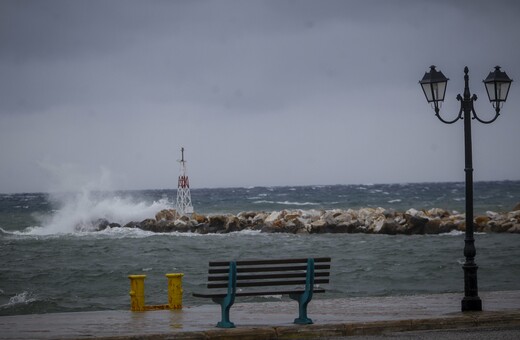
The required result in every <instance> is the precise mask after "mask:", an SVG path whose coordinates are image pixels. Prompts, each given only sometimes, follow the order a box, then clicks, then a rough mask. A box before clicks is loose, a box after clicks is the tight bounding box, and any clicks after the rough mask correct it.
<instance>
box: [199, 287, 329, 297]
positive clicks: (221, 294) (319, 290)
mask: <svg viewBox="0 0 520 340" xmlns="http://www.w3.org/2000/svg"><path fill="white" fill-rule="evenodd" d="M304 292H305V290H298V289H291V290H271V291H251V292H236V294H235V295H236V296H262V295H264V296H265V295H288V294H292V293H296V294H302V293H304ZM313 293H325V289H323V288H314V290H313ZM226 295H227V292H226V291H221V292H216V293H215V292H207V293H206V292H199V293H193V296H195V297H203V298H219V297H220V298H223V297H225V296H226Z"/></svg>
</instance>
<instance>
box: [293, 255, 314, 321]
mask: <svg viewBox="0 0 520 340" xmlns="http://www.w3.org/2000/svg"><path fill="white" fill-rule="evenodd" d="M313 289H314V259H312V258H310V259H307V277H306V280H305V292H304V293H302V294H289V297H290V298H291V299H293V300H296V301H298V318H296V319H294V323H295V324H298V325H310V324H312V320H311V319H310V318H309V317H307V305H308V304H309V302H310V301H311V299H312V292H313Z"/></svg>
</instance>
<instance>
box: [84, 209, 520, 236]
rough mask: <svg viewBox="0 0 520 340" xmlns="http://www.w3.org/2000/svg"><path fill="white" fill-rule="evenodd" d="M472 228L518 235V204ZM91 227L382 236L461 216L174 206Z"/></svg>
mask: <svg viewBox="0 0 520 340" xmlns="http://www.w3.org/2000/svg"><path fill="white" fill-rule="evenodd" d="M474 225H475V230H476V231H477V232H497V233H501V232H507V233H520V204H518V205H516V206H515V207H514V208H513V210H512V211H509V212H505V213H497V212H492V211H488V212H486V213H485V214H484V215H478V216H476V217H475V220H474ZM92 226H93V227H94V229H95V230H104V229H106V228H113V227H124V228H139V229H142V230H146V231H152V232H160V233H167V232H191V233H197V234H209V233H230V232H236V231H243V230H253V231H260V232H265V233H292V234H322V233H365V234H387V235H396V234H404V235H417V234H442V233H449V232H452V231H464V230H465V228H466V223H465V215H464V214H461V213H458V212H456V211H453V212H450V211H447V210H444V209H440V208H432V209H428V210H416V209H413V208H412V209H408V210H406V211H404V212H398V211H394V210H389V209H384V208H360V209H346V210H342V209H332V210H314V209H312V210H301V209H298V210H280V211H273V212H263V211H261V212H258V211H249V212H240V213H238V214H236V215H234V214H219V215H208V216H207V215H201V214H197V213H193V214H191V215H189V216H186V215H180V214H178V213H177V211H175V209H163V210H161V211H159V212H158V213H157V214H156V215H155V218H148V219H145V220H142V221H138V222H137V221H132V222H129V223H126V224H125V225H120V224H118V223H112V222H110V221H108V220H106V219H100V220H97V221H95V222H93V223H92Z"/></svg>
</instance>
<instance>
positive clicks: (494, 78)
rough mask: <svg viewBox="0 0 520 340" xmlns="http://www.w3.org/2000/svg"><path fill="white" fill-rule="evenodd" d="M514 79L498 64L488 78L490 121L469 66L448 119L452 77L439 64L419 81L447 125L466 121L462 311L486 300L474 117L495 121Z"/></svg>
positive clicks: (473, 308)
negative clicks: (479, 109)
mask: <svg viewBox="0 0 520 340" xmlns="http://www.w3.org/2000/svg"><path fill="white" fill-rule="evenodd" d="M511 82H512V80H511V79H509V77H508V76H507V74H506V73H505V72H502V71H500V67H499V66H496V67H495V71H493V72H490V73H489V75H488V77H487V78H486V79H485V80H484V84H485V85H486V90H487V94H488V97H489V101H490V102H491V104H492V105H493V107H494V108H495V116H494V117H493V118H492V119H490V120H483V119H481V118H480V117H478V116H477V113H476V112H475V109H474V107H473V102H474V101H476V100H477V96H476V95H475V94H473V95H471V94H470V92H469V85H468V83H469V77H468V67H467V66H466V67H465V68H464V95H463V96H461V95H460V94H459V95H457V100H458V101H460V110H459V114H458V115H457V117H456V118H455V119H453V120H445V119H443V118H442V117H441V116H440V114H439V109H440V103H442V102H443V101H444V94H445V93H446V85H447V84H448V78H446V77H445V76H444V74H442V72H441V71H437V70H436V69H435V66H431V67H430V72H426V73H425V74H424V77H423V79H422V80H421V81H420V82H419V83H420V84H421V86H422V89H423V91H424V95H425V96H426V100H427V101H428V103H433V109H434V110H435V115H436V116H437V118H439V120H440V121H442V122H443V123H445V124H453V123H455V122H456V121H458V120H459V119H463V120H464V151H465V152H464V153H465V165H466V166H465V169H464V171H465V172H466V237H465V239H464V256H465V257H466V262H464V265H463V266H462V268H463V270H464V298H463V299H462V311H463V312H464V311H481V310H482V301H481V300H480V297H479V296H478V285H477V269H478V266H477V264H476V263H475V255H476V249H475V239H474V237H473V229H474V228H473V160H472V151H471V119H476V120H478V121H479V122H481V123H484V124H490V123H492V122H494V121H495V120H496V119H497V118H498V116H499V115H500V108H501V106H502V103H503V102H505V101H506V99H507V94H508V92H509V87H510V85H511Z"/></svg>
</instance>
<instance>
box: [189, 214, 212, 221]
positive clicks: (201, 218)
mask: <svg viewBox="0 0 520 340" xmlns="http://www.w3.org/2000/svg"><path fill="white" fill-rule="evenodd" d="M191 218H192V219H193V220H195V221H196V222H197V223H207V222H208V218H207V217H206V216H204V215H199V214H197V213H193V214H191Z"/></svg>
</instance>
